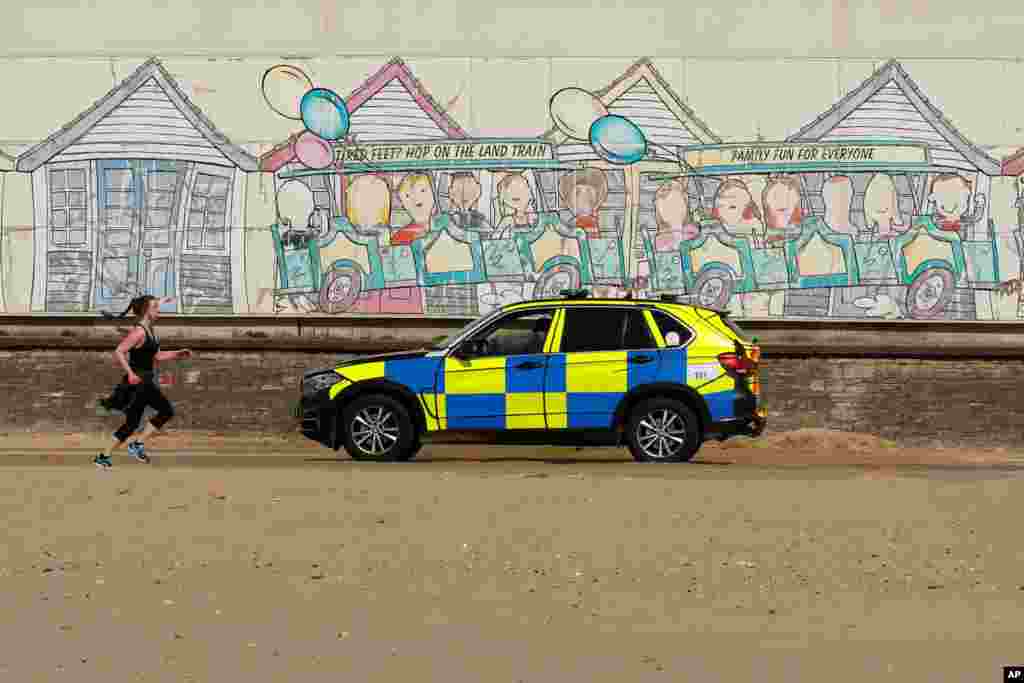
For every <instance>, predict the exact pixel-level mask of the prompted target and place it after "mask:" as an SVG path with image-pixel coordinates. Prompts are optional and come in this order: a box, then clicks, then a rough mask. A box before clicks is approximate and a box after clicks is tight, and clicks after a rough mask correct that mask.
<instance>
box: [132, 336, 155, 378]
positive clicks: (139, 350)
mask: <svg viewBox="0 0 1024 683" xmlns="http://www.w3.org/2000/svg"><path fill="white" fill-rule="evenodd" d="M139 327H141V328H142V331H143V332H145V333H146V341H144V342H142V346H138V347H136V348H134V349H131V350H130V351H129V352H128V365H129V366H130V367H131V369H132V370H133V371H135V373H136V374H139V373H152V372H153V369H154V368H153V361H154V360H155V359H156V354H157V352H158V351H160V339H159V338H158V337H157V336H156V335H154V334H152V333H151V332H150V331H149V330H148V329H147V328H146V326H145V325H139Z"/></svg>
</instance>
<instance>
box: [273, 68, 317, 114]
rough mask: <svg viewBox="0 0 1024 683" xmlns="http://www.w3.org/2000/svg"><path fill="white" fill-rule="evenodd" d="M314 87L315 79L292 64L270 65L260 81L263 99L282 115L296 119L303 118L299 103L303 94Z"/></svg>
mask: <svg viewBox="0 0 1024 683" xmlns="http://www.w3.org/2000/svg"><path fill="white" fill-rule="evenodd" d="M312 87H313V81H312V80H310V78H309V76H307V75H306V72H304V71H303V70H302V69H300V68H299V67H297V66H291V65H290V64H278V65H277V66H272V67H270V68H269V69H267V70H266V71H264V72H263V81H262V82H261V83H260V89H261V90H262V91H263V99H264V100H266V102H267V104H268V105H269V106H270V108H271V109H273V110H274V112H276V113H278V114H280V115H281V116H283V117H285V118H288V119H293V120H295V121H301V120H302V112H301V110H300V108H299V103H300V102H301V101H302V96H303V95H304V94H306V93H307V92H309V90H310V89H311V88H312Z"/></svg>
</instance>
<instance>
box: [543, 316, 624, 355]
mask: <svg viewBox="0 0 1024 683" xmlns="http://www.w3.org/2000/svg"><path fill="white" fill-rule="evenodd" d="M627 313H629V311H627V310H626V309H623V308H582V307H580V308H566V309H565V325H564V327H563V330H564V331H563V332H562V345H561V349H560V350H561V351H562V353H583V352H587V351H621V350H622V335H623V332H624V331H625V327H624V326H625V324H626V315H627Z"/></svg>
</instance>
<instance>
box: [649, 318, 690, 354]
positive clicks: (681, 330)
mask: <svg viewBox="0 0 1024 683" xmlns="http://www.w3.org/2000/svg"><path fill="white" fill-rule="evenodd" d="M651 314H652V315H653V316H654V322H655V323H657V324H658V330H659V331H660V332H661V336H662V338H665V337H666V336H668V333H669V332H675V333H676V334H678V335H679V343H678V346H685V345H686V342H688V341H690V337H692V336H693V333H692V332H690V328H688V327H687V326H686V325H684V324H683V323H681V322H679V321H678V320H676V319H675V318H673V317H672V316H670V315H668V314H667V313H664V312H662V311H651Z"/></svg>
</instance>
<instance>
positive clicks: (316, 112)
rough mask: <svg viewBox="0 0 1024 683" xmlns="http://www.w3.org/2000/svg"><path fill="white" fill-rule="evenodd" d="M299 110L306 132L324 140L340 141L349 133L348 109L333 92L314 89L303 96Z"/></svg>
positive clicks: (324, 89)
mask: <svg viewBox="0 0 1024 683" xmlns="http://www.w3.org/2000/svg"><path fill="white" fill-rule="evenodd" d="M299 108H300V111H302V123H303V124H305V126H306V130H308V131H311V132H312V133H314V134H315V135H319V136H320V137H322V138H323V139H324V140H340V139H341V138H343V137H345V133H347V132H348V124H349V117H348V107H346V106H345V101H344V100H342V99H341V98H340V97H339V96H338V94H337V93H336V92H334V91H333V90H328V89H327V88H313V89H312V90H310V91H309V92H307V93H306V94H305V95H303V96H302V103H301V104H300V105H299Z"/></svg>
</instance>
